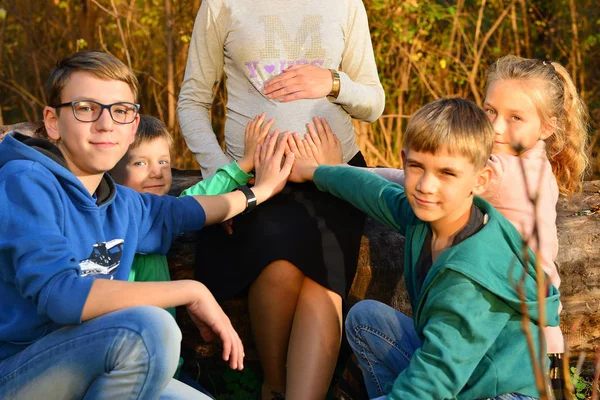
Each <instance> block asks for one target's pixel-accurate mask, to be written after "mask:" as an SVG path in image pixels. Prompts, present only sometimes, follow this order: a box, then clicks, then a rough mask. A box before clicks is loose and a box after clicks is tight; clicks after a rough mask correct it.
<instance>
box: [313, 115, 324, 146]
mask: <svg viewBox="0 0 600 400" xmlns="http://www.w3.org/2000/svg"><path fill="white" fill-rule="evenodd" d="M313 120H314V121H315V128H317V133H318V134H319V140H320V141H321V142H324V141H326V140H327V133H325V128H324V127H323V123H322V122H321V118H318V117H314V118H313Z"/></svg>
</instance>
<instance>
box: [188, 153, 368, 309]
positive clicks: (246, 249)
mask: <svg viewBox="0 0 600 400" xmlns="http://www.w3.org/2000/svg"><path fill="white" fill-rule="evenodd" d="M349 164H350V165H354V166H359V167H364V166H366V163H365V159H364V158H363V156H362V154H361V153H360V152H359V153H358V154H356V155H355V156H354V157H353V158H352V160H351V161H350V162H349ZM364 222H365V215H364V214H363V213H362V212H361V211H359V210H357V209H356V208H354V207H353V206H352V205H350V204H348V203H346V202H345V201H343V200H340V199H338V198H336V197H334V196H332V195H330V194H329V193H324V192H321V191H319V190H318V189H317V188H316V187H315V185H314V184H313V183H312V182H307V183H288V184H287V185H286V186H285V188H284V189H283V190H282V192H281V193H279V194H277V195H276V196H275V197H273V198H272V199H270V200H268V201H266V202H265V203H263V204H261V205H259V206H258V207H256V209H254V210H253V211H252V212H250V213H248V214H245V215H238V216H237V217H235V218H234V220H233V225H232V228H233V234H231V235H229V234H227V233H225V230H224V229H223V227H221V226H220V225H215V226H210V227H206V228H203V229H202V230H201V231H199V234H198V243H197V246H196V278H197V279H198V280H199V281H200V282H202V283H204V284H205V285H206V286H207V287H208V288H209V289H210V291H211V292H212V293H213V295H214V296H215V298H216V299H217V300H218V301H222V300H226V299H229V298H232V297H236V296H238V295H244V294H245V292H246V291H247V288H248V287H249V285H250V284H251V283H252V282H253V281H254V280H255V279H256V278H257V277H258V275H259V274H260V273H261V271H262V270H263V268H264V267H266V266H267V265H269V264H270V263H272V262H273V261H277V260H287V261H289V262H290V263H292V264H294V265H295V266H296V267H297V268H298V269H300V270H301V271H302V272H303V273H304V274H305V275H306V276H308V277H309V278H311V279H313V280H314V281H315V282H317V283H319V284H320V285H322V286H324V287H326V288H328V289H330V290H332V291H334V292H336V293H337V294H339V295H340V296H341V297H342V299H344V300H345V298H346V296H347V294H348V291H349V290H350V286H351V285H352V281H353V279H354V274H355V273H356V264H357V261H358V253H359V250H360V241H361V237H362V232H363V227H364Z"/></svg>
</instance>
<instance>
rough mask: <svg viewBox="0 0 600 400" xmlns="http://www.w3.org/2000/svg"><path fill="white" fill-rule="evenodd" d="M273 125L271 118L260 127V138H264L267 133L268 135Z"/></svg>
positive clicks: (273, 121)
mask: <svg viewBox="0 0 600 400" xmlns="http://www.w3.org/2000/svg"><path fill="white" fill-rule="evenodd" d="M274 123H275V119H274V118H271V119H270V120H268V121H267V122H265V123H263V124H262V125H261V132H260V136H266V135H267V133H269V131H270V130H271V127H272V126H273V124H274Z"/></svg>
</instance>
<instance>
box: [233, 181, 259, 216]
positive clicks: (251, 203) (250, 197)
mask: <svg viewBox="0 0 600 400" xmlns="http://www.w3.org/2000/svg"><path fill="white" fill-rule="evenodd" d="M235 190H239V191H240V192H242V193H244V195H245V196H246V209H245V210H244V211H243V212H242V214H247V213H249V212H250V211H252V210H254V209H255V208H256V196H255V195H254V192H253V191H252V189H250V188H249V187H248V186H246V185H244V186H238V187H237V188H235Z"/></svg>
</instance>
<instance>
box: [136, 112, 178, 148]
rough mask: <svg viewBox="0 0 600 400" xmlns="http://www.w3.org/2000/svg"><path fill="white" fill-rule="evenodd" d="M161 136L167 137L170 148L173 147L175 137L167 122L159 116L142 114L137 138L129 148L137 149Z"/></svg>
mask: <svg viewBox="0 0 600 400" xmlns="http://www.w3.org/2000/svg"><path fill="white" fill-rule="evenodd" d="M159 138H164V139H166V141H167V143H169V148H171V147H173V137H172V136H171V134H170V133H169V131H168V130H167V127H166V126H165V124H164V123H163V122H162V121H161V120H160V119H158V118H155V117H152V116H150V115H143V114H140V123H139V125H138V128H137V131H136V132H135V140H134V142H133V143H132V144H131V145H130V146H129V149H135V148H136V147H138V146H139V145H140V144H142V143H146V142H151V141H153V140H155V139H159Z"/></svg>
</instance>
